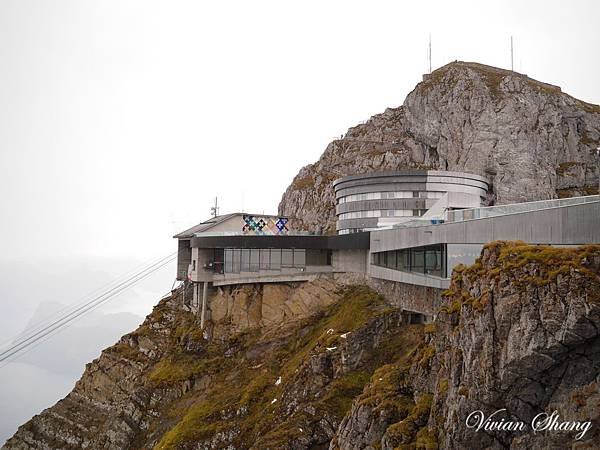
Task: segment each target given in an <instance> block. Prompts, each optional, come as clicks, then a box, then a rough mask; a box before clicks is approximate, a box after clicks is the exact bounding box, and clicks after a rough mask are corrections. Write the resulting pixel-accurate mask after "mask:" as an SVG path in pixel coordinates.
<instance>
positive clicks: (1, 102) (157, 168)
mask: <svg viewBox="0 0 600 450" xmlns="http://www.w3.org/2000/svg"><path fill="white" fill-rule="evenodd" d="M599 5H600V4H599V3H598V2H594V1H571V2H558V1H555V2H552V1H539V2H523V1H512V2H494V3H490V2H457V1H454V2H431V1H430V2H410V3H409V2H404V1H403V2H400V1H394V2H381V1H379V2H378V1H369V2H366V1H364V2H351V1H347V0H344V1H339V2H334V1H318V2H317V1H315V2H310V1H308V2H307V1H303V2H296V3H292V2H284V1H280V0H279V1H273V2H261V1H252V2H249V1H240V2H231V1H222V2H199V1H189V2H186V1H163V2H155V1H148V0H144V1H124V0H118V1H106V0H103V1H94V2H92V1H82V0H71V1H47V0H44V1H28V0H12V1H7V0H2V1H1V2H0V61H1V64H0V191H1V194H2V195H1V198H0V202H1V203H0V206H1V208H0V210H1V211H2V220H1V221H0V248H1V249H2V252H1V255H0V258H2V259H7V260H13V259H32V258H34V259H36V260H42V259H47V257H48V256H49V257H50V258H51V259H52V260H59V259H61V258H68V257H71V256H89V255H94V256H98V255H102V256H129V255H143V256H144V257H150V256H155V255H160V254H163V253H167V252H168V251H169V250H171V249H173V248H174V243H173V242H172V240H171V239H170V237H171V235H172V234H173V233H174V232H175V231H176V230H179V229H182V228H185V227H186V226H187V225H190V224H192V223H195V222H198V221H200V220H201V219H205V218H206V217H207V216H208V214H209V207H210V206H211V204H212V201H213V198H214V197H215V196H218V197H219V201H220V203H221V205H222V210H221V211H222V212H230V211H235V210H238V211H239V210H242V209H243V210H245V211H252V212H263V211H264V212H267V213H274V212H275V211H276V209H277V204H278V202H279V199H280V197H281V194H282V192H283V191H284V190H285V188H286V187H287V185H288V184H289V183H290V181H291V179H292V178H293V176H294V175H295V174H296V173H297V171H298V170H299V169H300V167H302V166H303V165H305V164H308V163H310V162H314V161H315V160H316V159H317V158H318V157H319V156H320V154H321V153H322V151H323V150H324V148H325V147H326V145H327V143H328V142H329V141H330V140H332V139H333V138H334V137H336V136H339V135H340V134H341V133H343V132H345V130H346V129H347V128H348V127H350V126H353V125H355V124H356V123H357V122H359V121H362V120H365V119H367V118H368V117H369V116H371V115H372V114H376V113H379V112H382V111H383V110H384V109H385V108H386V107H387V106H397V105H399V104H401V103H402V102H403V100H404V98H405V96H406V94H407V93H408V92H410V90H412V88H413V87H414V86H415V84H416V83H417V82H418V81H419V80H420V79H421V76H422V73H423V72H425V71H426V69H427V56H426V55H427V40H428V34H429V32H431V34H432V39H433V66H434V68H435V67H439V66H441V65H444V64H446V63H447V62H449V61H452V60H455V59H459V60H470V61H478V62H482V63H486V64H491V65H496V66H501V67H509V66H510V50H509V49H510V47H509V42H510V35H511V34H512V35H514V39H515V66H516V69H519V70H520V71H522V72H525V73H527V74H529V75H530V76H532V77H535V78H538V79H541V80H543V81H547V82H550V83H555V84H558V85H560V86H561V87H562V88H563V90H564V91H566V92H568V93H570V94H572V95H574V96H576V97H578V98H581V99H583V100H586V101H589V102H594V103H598V102H600V84H599V83H598V79H599V69H600V63H599V59H598V54H599V52H598V49H599V47H600V46H599V44H600V27H599V26H598V17H600V7H599Z"/></svg>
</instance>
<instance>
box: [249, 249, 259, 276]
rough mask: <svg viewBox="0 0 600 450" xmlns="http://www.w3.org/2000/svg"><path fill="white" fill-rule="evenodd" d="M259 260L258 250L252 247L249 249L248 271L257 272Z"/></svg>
mask: <svg viewBox="0 0 600 450" xmlns="http://www.w3.org/2000/svg"><path fill="white" fill-rule="evenodd" d="M259 262H260V250H259V249H257V248H253V249H252V250H250V272H258V269H259V266H260V264H259Z"/></svg>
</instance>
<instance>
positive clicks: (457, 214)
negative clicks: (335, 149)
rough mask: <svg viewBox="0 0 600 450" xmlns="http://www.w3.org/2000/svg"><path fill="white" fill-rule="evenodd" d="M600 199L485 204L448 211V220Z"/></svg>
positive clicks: (599, 196) (594, 196) (589, 196)
mask: <svg viewBox="0 0 600 450" xmlns="http://www.w3.org/2000/svg"><path fill="white" fill-rule="evenodd" d="M598 201H600V195H588V196H585V197H570V198H559V199H554V200H539V201H535V202H526V203H512V204H510V205H497V206H484V207H481V208H470V209H457V210H454V211H447V212H446V214H447V219H446V222H462V221H464V220H472V219H484V218H487V217H496V216H505V215H507V214H516V213H524V212H531V211H537V210H541V209H550V208H559V207H562V206H573V205H580V204H584V203H595V202H598Z"/></svg>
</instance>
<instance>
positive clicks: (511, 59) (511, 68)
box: [510, 36, 515, 72]
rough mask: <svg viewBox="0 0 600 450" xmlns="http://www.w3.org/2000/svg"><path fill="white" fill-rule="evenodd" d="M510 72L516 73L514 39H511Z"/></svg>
mask: <svg viewBox="0 0 600 450" xmlns="http://www.w3.org/2000/svg"><path fill="white" fill-rule="evenodd" d="M510 70H511V71H512V72H514V71H515V68H514V65H513V37H512V36H511V37H510Z"/></svg>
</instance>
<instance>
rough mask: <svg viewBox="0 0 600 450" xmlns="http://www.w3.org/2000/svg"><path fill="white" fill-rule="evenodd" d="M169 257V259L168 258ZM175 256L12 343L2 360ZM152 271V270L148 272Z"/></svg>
mask: <svg viewBox="0 0 600 450" xmlns="http://www.w3.org/2000/svg"><path fill="white" fill-rule="evenodd" d="M167 258H168V259H167ZM174 259H175V258H174V257H173V255H169V256H168V257H166V258H162V259H161V260H160V261H159V262H157V263H155V264H152V265H151V266H149V267H147V268H145V269H144V270H142V271H140V272H138V273H137V274H135V275H133V276H132V277H130V278H128V279H127V280H125V281H123V282H121V283H119V284H117V285H116V286H114V287H113V288H111V289H109V290H108V291H106V292H104V293H102V294H101V295H99V296H97V297H95V298H93V299H92V300H90V301H88V302H86V303H85V304H83V305H81V306H79V307H78V308H76V309H74V310H73V311H71V312H70V313H69V314H67V315H65V316H63V317H61V318H60V319H58V320H56V321H54V322H52V323H51V324H49V325H47V326H45V327H43V328H42V329H41V330H39V331H37V332H36V333H34V334H32V335H31V336H29V337H27V338H26V339H22V340H20V341H18V342H17V343H15V344H14V345H12V346H11V347H9V348H8V349H6V350H4V351H2V352H0V362H1V361H2V357H3V356H4V355H6V354H7V353H9V352H12V351H13V350H14V349H16V348H18V347H20V346H23V345H26V344H27V342H29V341H31V340H33V339H34V338H36V337H37V336H39V335H40V334H43V333H45V332H46V331H47V330H48V329H50V328H53V327H55V326H57V325H59V324H60V323H61V322H69V321H70V320H71V318H75V317H79V315H80V314H79V312H80V311H82V310H83V311H86V310H87V309H88V308H91V307H93V305H94V303H96V302H103V301H104V299H103V297H106V296H109V298H110V297H112V296H113V293H114V292H121V291H122V290H123V288H127V287H129V285H130V283H132V282H134V283H135V282H137V281H138V280H137V278H138V277H140V276H142V278H143V277H145V276H146V275H149V274H151V273H153V272H154V271H155V270H156V269H158V268H160V267H162V266H163V265H165V264H167V263H169V262H171V261H172V260H174ZM148 271H150V272H148ZM144 272H148V274H145V273H144Z"/></svg>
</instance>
